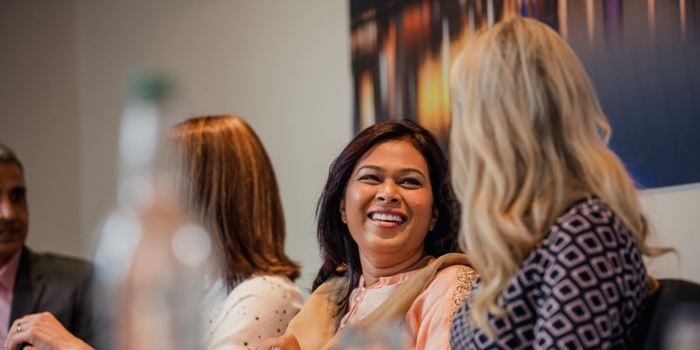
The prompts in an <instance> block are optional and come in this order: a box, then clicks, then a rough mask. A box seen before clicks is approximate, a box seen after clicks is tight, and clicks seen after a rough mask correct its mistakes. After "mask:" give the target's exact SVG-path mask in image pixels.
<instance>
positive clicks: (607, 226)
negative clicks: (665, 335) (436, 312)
mask: <svg viewBox="0 0 700 350" xmlns="http://www.w3.org/2000/svg"><path fill="white" fill-rule="evenodd" d="M648 291H649V287H648V283H647V278H646V268H645V267H644V262H643V261H642V255H641V252H640V251H639V249H638V247H637V245H636V244H635V243H634V241H633V239H632V237H631V236H630V234H629V233H628V231H627V229H626V228H625V227H624V225H623V224H622V223H621V221H620V220H619V219H618V218H617V216H616V215H615V214H614V213H613V212H612V210H610V208H608V206H607V205H605V204H604V203H603V202H601V201H600V199H598V198H596V197H588V198H585V199H583V200H581V201H579V202H577V203H575V204H574V205H572V206H571V207H570V208H569V209H568V210H567V211H566V213H565V214H564V215H562V216H561V217H559V218H558V219H557V221H556V223H555V224H554V225H553V226H552V227H551V228H550V230H549V232H548V233H547V234H546V235H545V238H544V239H543V240H542V241H541V242H540V243H539V244H538V245H537V247H536V248H535V250H534V251H533V252H532V253H531V254H530V255H529V256H528V258H527V259H525V261H524V262H523V263H522V266H521V269H520V271H519V272H518V274H517V275H516V276H515V277H514V278H513V281H512V282H511V284H510V285H509V286H508V287H507V288H506V289H505V290H504V291H503V293H502V294H501V297H500V298H499V303H500V305H502V306H504V307H505V309H506V310H507V311H508V313H507V315H506V316H505V317H503V318H495V317H493V316H492V315H489V323H490V324H491V326H492V328H493V330H494V333H495V335H496V339H492V338H490V337H489V336H488V335H487V334H486V333H485V332H484V331H483V330H481V329H478V328H474V327H473V326H472V325H470V324H469V322H468V318H469V304H468V300H467V301H466V302H465V303H463V304H462V306H461V308H460V310H459V311H458V312H457V313H456V314H455V318H454V319H453V322H452V332H451V333H452V334H451V346H452V348H453V349H533V348H534V349H624V348H628V347H629V344H630V342H631V341H632V340H633V339H634V337H635V335H636V332H637V329H636V328H637V322H638V317H637V316H638V315H639V313H640V311H641V310H642V308H643V307H644V303H645V301H646V296H647V294H648ZM475 292H476V293H478V283H477V284H475Z"/></svg>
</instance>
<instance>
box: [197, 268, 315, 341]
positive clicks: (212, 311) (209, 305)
mask: <svg viewBox="0 0 700 350" xmlns="http://www.w3.org/2000/svg"><path fill="white" fill-rule="evenodd" d="M303 303H304V297H303V295H302V294H301V292H300V291H299V288H297V287H296V285H294V283H293V282H292V281H291V280H289V279H288V278H286V277H283V276H254V277H250V278H248V279H246V280H245V281H243V282H241V283H240V284H238V285H237V286H236V287H235V288H234V289H233V290H232V291H231V292H230V293H228V295H226V288H225V284H224V281H223V280H221V279H220V280H217V281H216V282H215V283H214V284H213V285H212V286H211V287H209V289H207V290H206V292H205V295H204V299H203V303H202V306H203V315H204V322H205V324H204V327H203V328H202V329H203V337H202V348H203V349H209V350H239V349H241V350H242V349H253V348H254V347H255V344H257V343H258V342H260V341H262V340H265V339H267V338H272V337H277V336H280V335H282V334H284V331H285V329H286V328H287V324H289V321H290V320H291V319H292V317H294V315H296V314H297V312H299V310H300V309H301V307H302V305H303Z"/></svg>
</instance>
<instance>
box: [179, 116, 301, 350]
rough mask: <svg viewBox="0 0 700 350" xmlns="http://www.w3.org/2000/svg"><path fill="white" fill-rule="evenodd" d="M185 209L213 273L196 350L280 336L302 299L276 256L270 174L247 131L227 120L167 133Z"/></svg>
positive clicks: (279, 232) (280, 246)
mask: <svg viewBox="0 0 700 350" xmlns="http://www.w3.org/2000/svg"><path fill="white" fill-rule="evenodd" d="M171 142H172V145H173V146H174V149H175V151H176V156H177V158H178V165H179V169H178V170H179V175H180V176H181V178H182V179H181V184H182V190H183V192H184V197H185V203H186V205H187V209H188V210H189V211H190V213H191V214H192V215H193V216H194V217H195V219H197V220H198V221H200V222H201V223H202V224H203V226H204V227H205V228H206V229H207V230H208V231H209V233H210V236H211V239H212V246H213V253H214V261H215V263H214V265H215V267H216V273H215V275H214V276H212V277H213V278H211V283H210V285H209V286H207V289H206V294H205V297H204V305H205V310H204V312H205V316H206V319H205V321H206V323H205V325H204V326H205V327H204V330H205V332H204V334H203V336H204V338H203V341H202V347H203V348H206V349H246V348H250V347H251V346H252V344H254V343H256V342H259V341H260V340H261V339H266V338H270V337H273V336H279V335H281V334H283V333H284V331H285V329H286V328H287V324H288V323H289V320H290V319H291V318H292V317H293V316H294V315H295V314H296V313H297V312H298V311H299V309H300V308H301V305H302V304H303V297H302V294H301V293H300V291H299V289H298V288H297V287H296V286H295V285H294V283H293V282H292V281H293V280H294V279H296V278H297V277H298V276H299V266H298V265H297V264H296V263H294V262H293V261H292V260H290V259H289V258H288V257H287V256H286V255H285V253H284V239H285V223H284V214H283V212H282V203H281V200H280V195H279V191H278V188H277V181H276V180H275V173H274V171H273V169H272V164H271V162H270V159H269V157H268V155H267V153H266V152H265V148H264V147H263V145H262V143H261V142H260V140H259V139H258V136H257V135H256V134H255V132H254V131H253V129H251V128H250V126H248V124H247V123H246V122H245V121H244V120H243V119H241V118H239V117H236V116H233V115H220V116H203V117H196V118H192V119H188V120H186V121H184V122H182V123H180V124H177V125H176V126H174V127H173V129H172V130H171Z"/></svg>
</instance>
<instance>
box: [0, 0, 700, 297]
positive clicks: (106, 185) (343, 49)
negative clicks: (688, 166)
mask: <svg viewBox="0 0 700 350" xmlns="http://www.w3.org/2000/svg"><path fill="white" fill-rule="evenodd" d="M59 3H60V5H59ZM348 9H349V5H348V3H347V1H344V0H342V1H341V0H330V1H329V0H303V1H302V0H296V1H285V0H274V1H273V0H257V1H243V0H241V1H231V0H206V1H205V0H200V1H191V0H121V1H109V0H82V1H80V0H76V1H75V2H70V1H67V0H62V1H60V2H52V1H49V0H46V1H43V2H38V1H34V2H31V3H30V2H27V1H22V0H10V1H4V2H0V45H1V46H0V47H2V48H3V50H5V48H9V50H8V52H10V53H11V54H10V55H9V56H8V55H6V54H3V55H0V77H2V79H0V106H1V107H0V108H2V115H0V118H2V119H1V120H2V122H1V123H0V142H7V143H9V144H11V145H13V146H15V147H16V148H17V150H18V151H19V152H21V154H22V156H23V157H24V159H25V163H27V168H28V169H27V172H28V178H29V179H28V181H29V184H30V191H31V192H30V200H31V203H30V207H31V212H32V229H31V239H30V244H31V245H33V246H36V247H40V248H42V249H44V248H49V247H51V248H52V249H53V250H56V251H60V252H65V253H72V254H79V255H83V256H90V254H91V248H90V244H91V242H89V239H86V238H87V237H90V235H91V234H92V233H93V232H94V231H95V228H96V227H97V225H98V223H99V222H100V220H101V219H102V218H103V216H104V215H105V213H107V212H108V211H109V210H110V208H111V207H112V204H113V203H114V187H115V182H116V175H115V174H116V145H117V127H118V122H119V116H120V113H121V110H122V104H123V95H122V92H121V89H122V85H123V81H124V79H125V76H126V74H127V73H128V72H129V71H130V70H133V68H134V67H137V66H150V67H156V68H159V69H161V70H164V71H166V72H169V73H170V74H171V76H172V77H173V78H174V79H175V81H176V83H177V93H176V96H175V98H174V99H173V100H172V101H171V102H170V103H168V104H167V105H166V106H165V109H164V111H165V113H166V117H167V121H166V124H168V125H170V124H172V123H175V122H176V121H179V120H182V119H185V118H186V117H188V116H191V115H194V114H201V113H221V112H235V113H238V114H240V115H242V116H244V117H245V118H247V119H248V120H249V121H250V123H251V124H252V126H253V127H254V128H255V129H256V130H257V131H258V133H259V134H260V136H261V138H262V140H263V142H264V143H265V145H266V147H267V149H268V152H269V153H270V156H271V158H272V161H273V164H274V166H275V169H276V171H277V177H278V180H279V183H280V187H281V191H282V196H283V202H284V207H285V211H286V217H287V227H288V244H287V250H288V252H289V254H290V255H291V256H292V257H293V258H295V259H297V260H298V261H300V262H301V263H302V264H303V265H304V271H303V278H302V279H301V280H300V281H299V284H300V285H301V286H303V287H308V286H309V284H310V281H311V278H312V277H313V275H314V273H315V271H316V269H317V267H318V253H317V247H316V243H315V238H314V227H313V226H314V225H313V209H314V205H315V201H316V199H317V197H318V195H319V193H320V190H321V186H322V185H323V181H324V179H325V176H326V173H327V169H328V165H329V163H330V161H331V160H332V159H333V157H335V156H336V155H337V153H338V152H339V151H340V149H341V147H342V146H343V145H344V144H345V143H346V142H347V141H348V140H349V139H350V137H351V134H352V131H351V125H352V124H351V119H350V118H351V108H352V106H351V79H350V71H349V70H350V68H349V67H350V52H349V42H348V39H349V38H348V36H349V35H348V32H349V13H348V12H349V11H348ZM27 22H29V23H33V25H32V26H28V25H26V23H27ZM19 32H22V34H19ZM37 43H39V44H37ZM6 77H7V78H6ZM57 145H60V146H61V147H60V148H59V147H57ZM64 149H69V150H70V152H60V153H65V154H60V155H59V154H57V153H59V152H58V151H62V150H64ZM644 198H645V202H646V204H647V207H648V208H649V212H650V214H651V217H652V221H653V223H654V224H655V227H656V229H657V231H658V232H659V234H658V240H657V242H658V243H660V244H666V245H672V246H675V247H677V248H678V250H679V255H680V263H679V262H677V261H676V259H675V258H674V257H673V256H665V257H663V258H660V259H657V260H655V261H653V262H651V265H650V269H651V271H652V272H654V273H656V274H658V275H660V276H675V277H685V278H689V279H693V280H696V281H699V282H700V256H698V254H694V253H695V250H697V249H700V234H699V233H698V231H700V229H698V224H696V222H695V219H696V217H697V216H699V215H698V214H700V210H698V209H697V208H698V204H700V186H697V185H696V186H685V187H679V188H672V189H662V190H654V191H650V192H645V194H644ZM42 232H43V233H42Z"/></svg>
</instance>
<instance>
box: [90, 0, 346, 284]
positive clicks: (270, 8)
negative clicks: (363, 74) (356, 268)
mask: <svg viewBox="0 0 700 350" xmlns="http://www.w3.org/2000/svg"><path fill="white" fill-rule="evenodd" d="M348 11H349V9H348V5H347V3H346V2H345V1H327V0H306V1H287V0H277V1H270V0H265V1H218V0H210V1H173V0H167V1H166V0H160V1H159V0H150V1H143V0H129V1H124V0H122V1H92V0H88V1H84V2H82V3H81V6H80V8H79V24H80V27H79V41H78V43H79V48H80V60H81V64H80V66H79V75H80V117H81V120H80V126H81V131H82V137H81V139H80V149H81V151H82V154H81V164H80V165H81V174H82V182H81V188H80V193H81V202H80V204H81V209H80V210H81V212H82V213H83V220H82V222H81V227H82V229H83V230H84V231H90V230H93V229H94V227H95V225H96V224H97V223H98V219H99V218H100V217H102V216H103V215H104V214H105V213H106V212H107V211H108V210H109V209H110V203H112V202H113V198H114V183H115V181H116V179H115V170H116V168H115V154H116V142H117V135H116V133H115V130H116V128H117V126H118V120H119V119H118V118H119V114H120V112H121V109H122V100H123V97H122V95H121V88H122V83H123V80H124V78H125V75H126V74H127V73H128V72H129V71H130V70H133V68H134V67H136V66H150V67H156V68H158V69H161V70H164V71H166V72H167V73H169V74H171V76H172V77H173V78H174V80H175V82H176V88H177V91H176V95H175V98H174V99H173V100H172V101H171V102H170V103H168V104H167V106H166V108H165V113H166V117H167V119H168V120H167V124H168V125H171V124H173V123H174V122H176V121H179V120H183V119H185V118H187V117H189V116H192V115H196V114H203V113H224V112H234V113H237V114H239V115H241V116H243V117H244V118H246V119H247V120H248V121H249V122H250V124H251V125H252V126H253V128H254V129H255V130H257V132H258V133H259V135H260V137H261V139H262V141H263V143H264V144H265V146H266V147H267V150H268V152H269V154H270V157H271V158H272V163H273V165H274V167H275V170H276V173H277V179H278V181H279V185H280V188H281V192H282V198H283V205H284V209H285V214H286V220H287V228H288V229H287V232H288V233H287V251H288V252H289V254H290V256H291V257H292V258H294V259H296V260H297V261H300V262H301V263H302V264H303V266H304V267H305V268H304V270H303V278H302V280H301V281H299V283H300V285H302V286H308V285H310V281H311V279H312V277H313V276H314V273H315V272H316V271H315V270H316V269H317V267H318V261H319V260H318V259H319V258H318V252H317V248H316V244H315V235H314V225H313V218H314V215H313V211H314V205H315V202H316V199H317V198H318V195H319V194H320V191H321V188H322V185H323V183H324V180H325V176H326V173H327V171H328V165H329V164H330V162H331V161H332V159H333V157H335V155H336V154H337V153H339V151H340V149H341V147H342V146H343V145H344V144H345V143H346V142H347V141H348V140H349V139H350V137H351V135H352V131H351V128H352V122H351V111H352V109H351V103H350V101H351V85H350V84H351V81H350V53H349V27H350V25H349V13H348Z"/></svg>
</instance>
